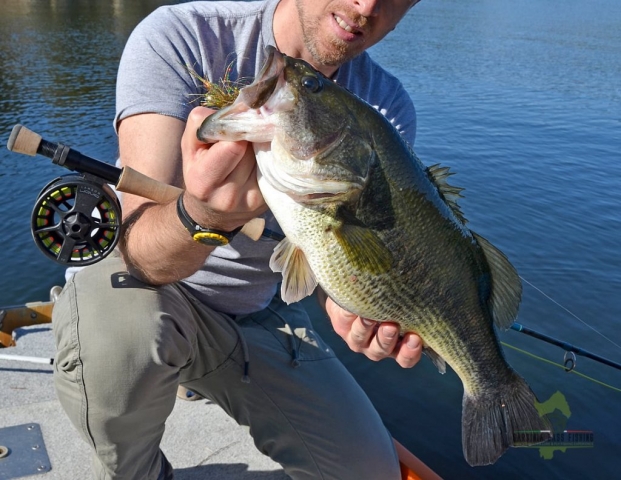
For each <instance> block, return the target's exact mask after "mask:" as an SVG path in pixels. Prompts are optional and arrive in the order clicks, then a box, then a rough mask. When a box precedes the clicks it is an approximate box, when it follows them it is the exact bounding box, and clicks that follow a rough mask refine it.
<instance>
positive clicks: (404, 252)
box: [198, 47, 547, 465]
mask: <svg viewBox="0 0 621 480" xmlns="http://www.w3.org/2000/svg"><path fill="white" fill-rule="evenodd" d="M267 53H268V59H267V61H266V64H265V65H264V67H263V69H262V71H261V73H260V74H259V76H258V78H256V80H255V81H254V83H252V84H251V85H249V86H247V87H244V88H243V89H242V90H241V92H240V94H239V96H238V98H237V99H236V101H235V103H233V105H231V106H229V107H227V108H225V109H223V110H220V111H219V112H217V113H215V114H213V115H211V116H210V117H208V118H207V119H206V120H205V122H204V123H203V124H202V126H201V127H200V129H199V131H198V137H199V139H201V140H203V141H206V142H213V141H218V140H248V141H250V142H253V144H254V148H255V153H256V158H257V162H258V166H259V170H260V173H259V186H260V188H261V192H262V193H263V196H264V197H265V200H266V202H267V204H268V205H269V207H270V208H271V210H272V212H273V213H274V215H275V217H276V219H277V220H278V222H279V223H280V225H281V227H282V229H283V231H284V233H285V234H286V238H285V239H284V240H283V241H281V242H280V243H279V244H278V246H277V247H276V249H275V250H274V254H273V256H272V259H271V261H270V266H271V267H272V269H273V270H274V271H279V272H282V276H283V282H282V298H283V299H284V300H285V301H287V302H295V301H298V300H300V299H302V298H304V297H305V296H307V295H309V294H311V293H312V292H313V290H314V289H315V287H316V286H317V285H320V286H321V288H322V289H323V290H324V291H325V292H326V293H327V294H328V295H329V296H330V297H331V298H332V299H333V300H334V301H335V302H336V303H337V304H339V305H340V306H342V307H343V308H345V309H347V310H349V311H351V312H354V313H356V314H357V315H360V316H361V317H364V318H368V319H373V320H376V321H380V322H383V321H396V322H398V323H399V324H400V325H401V330H402V332H416V333H417V334H418V335H419V336H420V337H421V338H422V339H423V341H424V343H425V346H426V352H427V353H428V354H429V356H430V357H431V358H432V360H433V361H434V363H435V364H436V365H437V366H438V368H439V369H440V371H444V369H445V362H446V363H448V364H449V365H450V366H451V367H452V368H453V370H455V372H456V373H457V375H458V376H459V378H460V379H461V381H462V383H463V386H464V397H463V412H462V443H463V451H464V456H465V458H466V460H467V461H468V463H469V464H470V465H486V464H490V463H493V462H495V461H496V460H497V459H498V457H500V455H502V453H503V452H504V451H505V450H506V449H507V448H508V447H509V446H512V445H513V444H514V442H515V441H517V440H516V436H517V437H519V440H520V441H521V442H523V435H522V434H521V433H520V432H537V431H539V430H546V429H547V423H546V422H545V421H544V420H543V419H541V418H540V416H539V414H538V413H537V410H536V409H535V401H536V398H535V395H534V394H533V392H532V391H531V389H530V388H529V386H528V385H527V384H526V382H525V381H524V380H523V379H522V377H520V376H519V375H518V374H517V373H516V372H515V371H514V370H513V369H512V368H511V367H510V366H509V365H508V364H507V362H506V361H505V358H504V356H503V353H502V350H501V347H500V344H499V340H498V338H497V336H496V333H495V327H494V326H496V327H499V328H507V327H508V326H509V325H511V323H512V322H513V320H514V319H515V317H516V315H517V311H518V305H519V303H520V296H521V283H520V280H519V277H518V275H517V273H516V271H515V269H514V268H513V266H512V265H511V263H510V262H509V260H507V258H506V257H505V255H503V254H502V252H500V251H499V250H498V249H497V248H495V247H494V246H493V245H491V244H490V243H489V242H488V241H487V240H485V239H484V238H482V237H481V236H479V235H477V234H476V233H474V232H472V231H470V230H469V229H468V228H467V227H466V221H465V219H464V218H463V216H462V214H461V212H460V210H459V208H458V207H457V205H456V203H454V201H453V200H454V199H455V197H456V196H457V195H458V193H459V189H455V188H453V187H450V186H449V185H448V184H447V183H446V176H447V169H443V168H438V167H435V168H431V169H428V168H426V167H425V166H423V164H422V163H421V162H420V160H419V159H418V158H417V157H416V155H415V154H414V152H413V151H412V149H411V148H410V147H409V146H408V144H407V143H406V142H405V141H404V140H403V139H402V138H401V135H400V134H399V132H398V131H397V130H396V129H395V128H394V127H393V126H392V125H391V124H390V122H389V121H388V120H386V118H384V116H383V115H381V114H380V113H379V112H378V111H377V110H375V109H374V108H373V107H371V106H370V105H368V104H367V103H366V102H364V101H363V100H361V99H360V98H358V97H357V96H355V95H353V94H352V93H350V92H348V91H347V90H345V89H343V88H341V87H339V86H338V85H336V84H335V83H334V82H332V81H330V80H329V79H327V78H326V77H324V76H323V75H322V74H320V73H318V72H317V71H315V70H314V69H313V68H312V67H311V66H310V65H309V64H308V63H306V62H304V61H302V60H299V59H295V58H291V57H287V56H285V55H282V54H281V53H279V52H278V51H277V50H275V49H274V48H271V47H270V48H269V51H268V52H267ZM535 437H537V436H536V435H534V436H533V435H532V434H531V438H532V439H533V441H535V440H536V441H542V440H545V438H541V439H539V438H535Z"/></svg>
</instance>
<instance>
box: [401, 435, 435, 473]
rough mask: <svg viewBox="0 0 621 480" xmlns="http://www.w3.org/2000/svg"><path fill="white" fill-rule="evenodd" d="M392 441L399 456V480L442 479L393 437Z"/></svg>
mask: <svg viewBox="0 0 621 480" xmlns="http://www.w3.org/2000/svg"><path fill="white" fill-rule="evenodd" d="M392 441H393V442H394V444H395V449H396V450H397V455H398V456H399V464H400V467H401V480H442V477H440V476H439V475H438V474H437V473H436V472H434V471H433V470H432V469H431V468H429V467H428V466H427V465H425V464H424V463H423V462H422V460H420V459H419V458H418V457H417V456H416V455H414V454H413V453H412V452H410V451H409V450H408V449H407V448H405V447H404V446H403V445H401V444H400V443H399V442H398V441H397V440H395V439H394V438H393V439H392Z"/></svg>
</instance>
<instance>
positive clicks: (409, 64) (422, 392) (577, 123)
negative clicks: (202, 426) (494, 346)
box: [0, 0, 621, 479]
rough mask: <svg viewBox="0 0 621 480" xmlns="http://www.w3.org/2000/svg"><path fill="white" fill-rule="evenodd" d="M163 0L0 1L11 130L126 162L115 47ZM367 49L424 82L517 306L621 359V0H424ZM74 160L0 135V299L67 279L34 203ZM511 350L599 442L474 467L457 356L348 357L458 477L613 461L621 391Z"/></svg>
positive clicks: (1, 69)
mask: <svg viewBox="0 0 621 480" xmlns="http://www.w3.org/2000/svg"><path fill="white" fill-rule="evenodd" d="M164 3H173V2H165V1H155V0H152V1H121V0H117V1H105V2H104V1H94V0H91V1H86V0H83V1H78V0H73V1H71V0H64V1H63V0H59V1H56V2H39V1H34V0H32V1H20V0H0V12H1V15H0V140H1V142H0V143H2V144H5V143H6V139H7V138H8V135H9V132H10V129H11V127H12V126H13V125H14V124H16V123H23V124H24V125H26V126H28V127H29V128H31V129H33V130H35V131H38V132H40V133H42V134H43V135H44V136H45V137H47V138H49V139H50V140H62V141H64V142H66V143H68V144H70V145H72V146H74V147H75V148H77V149H79V150H81V151H83V152H84V153H86V154H89V155H91V156H93V157H95V158H99V159H102V160H107V161H114V159H115V156H116V152H117V144H116V138H115V135H114V132H113V130H112V125H111V121H112V118H113V112H114V83H115V76H116V69H117V63H118V59H119V55H120V53H121V51H122V46H123V44H124V42H125V40H126V38H127V35H128V34H129V32H130V31H131V29H132V28H133V26H134V25H135V24H136V23H137V22H138V21H139V19H140V18H142V17H143V16H144V15H146V14H147V13H148V12H149V11H151V10H152V9H154V8H155V7H156V6H158V5H160V4H164ZM372 55H373V56H374V57H375V58H376V59H378V60H379V61H380V62H381V63H382V64H383V65H384V66H385V67H386V68H388V69H389V70H391V71H392V72H394V73H395V74H396V75H398V76H399V77H400V78H401V79H402V81H403V82H404V84H405V85H406V87H407V89H408V91H409V92H410V94H411V95H412V98H413V99H414V102H415V104H416V106H417V109H418V120H419V130H418V137H417V143H416V150H417V152H418V154H419V156H420V157H421V159H422V160H423V161H424V162H425V163H427V164H433V163H437V162H439V163H442V164H444V165H448V166H451V167H452V169H453V170H454V171H455V172H456V173H457V175H455V177H453V180H452V183H453V184H455V185H458V186H461V187H465V188H466V191H465V195H466V198H465V199H463V201H462V202H461V204H462V208H463V210H464V212H465V214H466V216H467V218H468V219H469V221H470V226H471V228H472V229H473V230H475V231H477V232H478V233H480V234H482V235H484V236H486V237H487V238H488V239H489V240H490V241H492V242H493V243H494V244H496V245H497V246H498V247H500V248H501V249H502V250H503V251H504V252H505V253H506V254H507V255H508V256H509V258H510V259H511V260H512V261H513V263H514V264H515V266H516V267H517V269H518V271H519V272H520V274H521V275H522V277H523V278H524V279H525V282H526V283H525V285H524V298H523V304H522V307H521V310H520V317H519V321H521V322H522V323H524V324H526V325H528V326H530V327H532V328H534V329H537V330H540V331H542V332H544V333H546V334H548V335H551V336H555V337H558V338H561V339H563V340H565V341H567V342H569V343H573V344H576V345H579V346H581V347H583V348H585V349H587V350H591V351H593V352H595V353H598V354H600V355H602V356H605V357H608V358H610V359H611V360H614V361H616V362H621V347H619V346H618V345H619V344H621V335H620V334H619V323H620V320H621V296H620V292H621V241H620V240H619V232H620V231H621V213H620V211H619V207H620V206H621V188H620V186H621V158H620V157H621V154H620V152H621V2H618V1H617V0H590V1H589V2H584V1H580V0H567V1H564V2H558V1H553V0H511V1H509V0H493V1H492V0H488V1H483V0H480V1H476V0H475V1H471V2H462V1H457V0H426V1H424V2H422V3H421V4H419V5H417V6H416V7H415V8H414V9H413V10H412V11H411V12H410V13H409V14H408V16H407V17H406V18H405V19H404V21H403V22H402V24H400V25H399V27H398V28H397V29H396V30H395V31H394V32H392V33H391V34H390V35H389V36H388V37H387V38H386V40H385V41H384V42H383V43H382V44H381V45H378V46H377V47H374V48H373V49H372ZM145 75H148V72H145ZM146 80H147V81H156V79H148V78H147V79H146ZM65 173H66V172H65V171H63V170H62V169H60V168H59V167H57V166H54V165H51V163H50V162H49V161H48V160H46V159H44V158H42V157H35V158H30V157H24V156H20V155H16V154H11V153H10V152H8V151H7V150H6V149H4V148H1V149H0V186H1V187H2V192H3V196H2V202H1V203H0V219H1V220H2V230H1V232H0V239H1V240H2V243H1V246H2V248H1V249H0V261H1V264H2V266H3V273H2V274H1V275H0V305H13V304H18V303H23V302H26V301H34V300H40V299H45V298H46V297H47V292H48V290H49V288H50V287H51V286H52V285H54V284H61V283H62V282H63V269H62V268H61V267H59V266H56V265H55V264H53V263H52V262H50V261H49V260H46V259H45V258H44V257H43V256H42V254H40V253H39V251H38V250H37V249H36V247H35V246H34V244H33V242H32V240H31V237H30V226H29V222H30V220H29V219H30V212H31V210H32V207H33V205H34V202H35V199H36V197H37V195H38V193H39V191H40V190H41V188H43V187H44V186H45V185H46V184H47V183H48V182H49V181H50V180H52V179H54V178H55V177H57V176H59V175H62V174H65ZM531 284H532V285H534V286H536V288H535V287H533V286H532V285H531ZM539 290H541V291H543V292H545V294H546V295H547V296H546V295H543V294H542V293H541V292H540V291H539ZM548 297H550V298H551V299H550V298H548ZM559 304H560V305H561V306H562V307H561V306H559ZM576 317H577V318H576ZM322 330H323V329H322ZM596 331H597V332H601V335H600V334H598V333H597V332H596ZM328 334H329V333H328V332H327V330H326V333H325V335H328ZM604 337H606V338H604ZM502 339H503V341H505V342H506V343H507V344H509V345H511V346H513V347H517V348H519V349H522V350H524V351H527V352H529V353H531V354H533V355H536V356H538V357H541V358H542V359H544V360H547V361H550V362H554V363H557V364H558V363H563V350H561V349H559V348H557V347H553V346H550V345H547V344H545V343H542V342H540V341H538V340H534V339H531V338H528V337H525V336H524V335H521V334H519V333H516V332H507V333H504V334H502ZM615 343H616V344H617V345H615ZM339 345H340V343H339V342H338V341H335V346H336V348H338V347H339ZM505 350H506V354H507V357H508V359H509V361H510V362H511V363H512V365H514V367H515V368H516V370H518V371H519V372H520V373H521V374H522V375H523V376H524V377H525V378H526V379H527V380H528V382H529V383H530V384H531V386H532V387H533V389H534V390H535V392H536V393H537V394H538V396H539V398H540V400H542V401H543V400H546V399H548V398H550V397H551V396H552V395H553V394H554V393H556V392H560V393H561V394H562V396H563V397H564V399H565V402H566V404H567V405H568V406H569V408H570V412H571V415H570V416H569V417H567V415H566V414H562V415H561V414H560V410H557V412H556V415H557V417H558V418H557V421H556V424H557V425H561V426H562V427H563V428H566V429H567V430H587V431H592V432H593V434H594V445H593V447H592V448H582V447H581V448H578V446H576V445H570V446H567V448H566V449H565V451H561V450H556V451H554V452H552V453H551V456H552V458H543V456H542V455H545V454H546V452H545V451H540V450H539V449H536V448H528V449H512V450H511V451H509V452H508V453H507V454H505V455H504V456H503V457H502V458H501V459H500V460H499V461H498V463H497V464H496V465H494V466H491V467H484V468H477V469H472V468H470V467H468V466H467V464H466V463H465V461H464V460H463V457H462V454H461V426H460V421H461V420H460V415H461V395H462V388H461V384H460V382H459V380H458V379H457V377H456V376H455V375H454V373H452V372H448V373H447V374H446V375H444V376H441V375H439V374H438V373H437V371H434V370H433V367H432V366H431V365H430V362H428V361H426V360H423V361H422V362H421V364H420V365H419V366H417V367H416V368H415V369H414V370H410V371H402V370H401V369H399V368H396V367H395V365H393V364H392V363H391V362H381V363H380V364H374V363H372V362H367V361H360V357H359V356H357V355H352V354H348V353H347V352H344V353H343V359H344V361H345V362H346V363H347V364H348V365H349V366H350V368H351V369H352V370H353V371H354V373H355V375H356V376H357V378H358V379H359V381H360V382H361V383H362V384H363V385H364V386H365V388H366V389H367V391H368V392H369V394H370V396H371V397H372V398H373V399H374V400H375V401H376V404H377V405H378V409H379V410H380V411H381V413H382V414H383V416H384V418H385V419H386V422H387V424H388V425H389V426H390V428H391V430H392V431H393V434H394V435H395V436H396V437H397V438H398V439H400V440H401V441H402V442H404V443H406V444H407V445H408V446H409V447H410V448H411V449H412V450H413V451H414V453H415V454H417V455H419V456H420V457H421V458H422V459H423V460H425V461H426V462H427V463H429V464H430V465H431V466H432V467H433V468H434V469H436V470H437V471H438V472H439V473H441V474H443V475H444V476H445V477H446V478H566V479H567V478H569V479H573V478H576V479H577V478H618V471H619V470H618V469H619V466H621V461H620V460H619V453H620V452H621V392H620V391H615V390H613V389H611V388H608V387H606V386H604V385H601V384H597V383H594V382H592V381H589V380H588V379H585V378H583V377H580V376H578V375H574V374H566V373H565V372H564V371H563V370H562V369H561V368H559V367H557V366H555V365H552V364H550V363H547V362H546V361H544V360H541V359H535V358H533V357H532V356H529V355H527V354H525V353H523V352H519V351H516V350H514V349H512V348H509V347H508V348H505ZM577 370H578V371H579V372H581V373H583V374H585V375H588V376H590V377H594V378H596V379H598V380H600V381H602V382H604V383H606V384H610V385H612V386H615V387H617V388H621V372H618V371H616V370H613V369H611V368H610V367H606V366H602V365H600V364H598V363H596V362H593V361H590V360H587V359H583V358H580V357H579V358H578V366H577ZM384 378H389V380H388V381H383V380H382V379H384ZM555 398H558V396H557V397H555ZM361 454H364V453H363V452H361ZM548 456H549V452H548Z"/></svg>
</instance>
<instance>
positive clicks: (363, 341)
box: [326, 298, 423, 368]
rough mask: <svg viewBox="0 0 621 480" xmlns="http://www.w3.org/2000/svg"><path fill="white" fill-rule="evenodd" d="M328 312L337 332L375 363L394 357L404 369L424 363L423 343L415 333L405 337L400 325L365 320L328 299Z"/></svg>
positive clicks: (351, 346)
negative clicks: (422, 356) (400, 334)
mask: <svg viewBox="0 0 621 480" xmlns="http://www.w3.org/2000/svg"><path fill="white" fill-rule="evenodd" d="M326 312H327V313H328V316H329V317H330V320H331V321H332V326H333V327H334V331H335V332H336V333H337V334H338V335H339V336H341V337H342V338H343V340H345V342H346V343H347V345H348V346H349V348H351V349H352V350H353V351H354V352H359V353H364V354H365V355H366V356H367V357H369V358H370V359H371V360H375V361H378V360H382V359H383V358H386V357H392V358H394V359H395V360H396V361H397V363H398V364H399V365H401V366H402V367H403V368H411V367H413V366H414V365H416V364H417V363H418V361H419V360H420V357H421V355H422V353H423V342H422V341H421V339H420V337H419V336H418V335H416V334H414V333H406V334H405V335H404V336H403V338H401V337H400V336H399V325H397V324H395V323H381V324H378V322H373V321H369V320H365V319H363V318H360V317H358V316H357V315H354V314H353V313H351V312H348V311H347V310H343V309H342V308H341V307H339V306H338V305H337V304H336V303H334V302H333V301H332V300H331V299H330V298H327V300H326Z"/></svg>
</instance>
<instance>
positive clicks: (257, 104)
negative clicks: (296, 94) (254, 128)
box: [238, 45, 285, 110]
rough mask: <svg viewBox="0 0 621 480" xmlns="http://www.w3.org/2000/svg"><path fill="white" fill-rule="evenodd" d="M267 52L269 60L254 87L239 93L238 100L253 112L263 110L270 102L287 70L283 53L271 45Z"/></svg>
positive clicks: (243, 89) (246, 88) (245, 88)
mask: <svg viewBox="0 0 621 480" xmlns="http://www.w3.org/2000/svg"><path fill="white" fill-rule="evenodd" d="M265 51H266V52H267V59H266V60H265V63H264V64H263V68H262V69H261V71H260V72H259V75H258V76H257V78H256V79H255V81H254V82H253V83H252V85H248V86H247V87H244V88H242V90H241V91H240V92H239V98H238V100H239V101H240V102H242V103H244V104H245V105H247V106H248V107H249V108H251V109H253V110H256V109H259V108H261V107H262V106H263V105H265V103H266V102H267V101H268V100H269V98H270V97H271V96H272V93H274V90H275V89H276V85H277V84H278V79H279V78H280V75H281V74H282V72H283V70H284V69H285V56H284V55H283V54H282V53H280V52H279V51H278V50H277V49H276V48H275V47H273V46H271V45H268V46H267V47H266V48H265Z"/></svg>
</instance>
